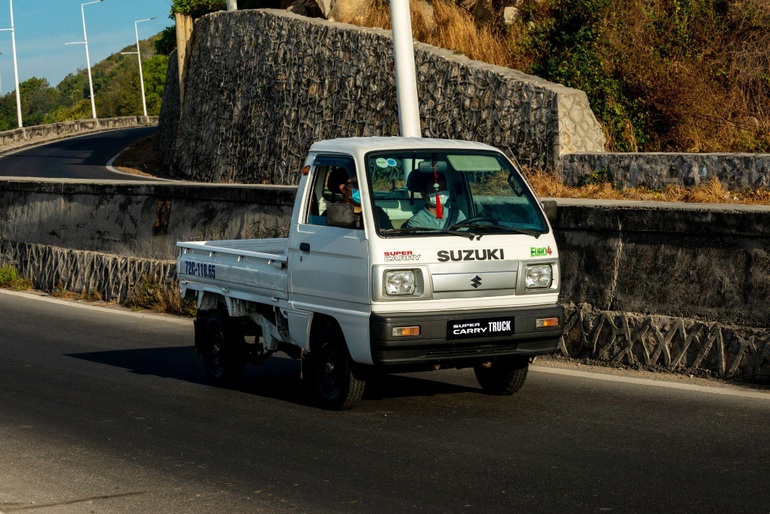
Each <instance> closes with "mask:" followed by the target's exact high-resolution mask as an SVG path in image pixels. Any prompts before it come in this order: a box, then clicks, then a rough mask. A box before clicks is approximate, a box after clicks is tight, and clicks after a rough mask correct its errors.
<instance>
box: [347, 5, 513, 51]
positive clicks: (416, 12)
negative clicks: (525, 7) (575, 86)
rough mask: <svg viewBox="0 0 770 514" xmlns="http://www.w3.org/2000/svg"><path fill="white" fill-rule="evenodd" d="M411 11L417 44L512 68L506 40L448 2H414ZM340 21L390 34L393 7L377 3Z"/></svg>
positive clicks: (413, 32) (413, 31)
mask: <svg viewBox="0 0 770 514" xmlns="http://www.w3.org/2000/svg"><path fill="white" fill-rule="evenodd" d="M410 9H411V13H412V34H413V37H414V39H416V40H417V41H421V42H423V43H427V44H429V45H433V46H437V47H440V48H447V49H449V50H454V51H456V52H459V53H462V54H465V56H466V57H468V58H470V59H474V60H477V61H483V62H487V63H490V64H497V65H500V66H507V65H509V64H510V52H509V50H508V45H507V42H506V40H505V38H504V37H501V36H500V34H497V33H496V32H495V30H494V28H493V27H491V26H481V25H479V24H477V23H476V22H475V21H474V19H473V17H472V16H471V15H470V14H468V13H467V12H466V11H465V10H463V9H462V8H461V7H458V6H457V5H455V4H454V3H452V2H448V1H446V0H435V1H434V2H432V3H430V4H429V3H427V2H421V1H414V2H411V3H410ZM339 21H344V22H346V23H353V24H356V25H361V26H366V27H380V28H383V29H388V30H389V29H390V7H389V4H388V3H387V2H383V1H382V0H377V1H375V2H373V3H372V4H371V5H370V6H369V7H368V8H367V9H366V11H365V14H364V15H363V16H353V17H351V18H349V19H344V20H339Z"/></svg>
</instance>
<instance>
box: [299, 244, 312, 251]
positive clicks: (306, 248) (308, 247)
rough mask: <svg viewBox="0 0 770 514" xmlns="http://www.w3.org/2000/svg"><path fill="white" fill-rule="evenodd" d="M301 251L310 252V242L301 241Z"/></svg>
mask: <svg viewBox="0 0 770 514" xmlns="http://www.w3.org/2000/svg"><path fill="white" fill-rule="evenodd" d="M299 251H300V252H309V251H310V243H300V244H299Z"/></svg>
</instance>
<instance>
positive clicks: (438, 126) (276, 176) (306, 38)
mask: <svg viewBox="0 0 770 514" xmlns="http://www.w3.org/2000/svg"><path fill="white" fill-rule="evenodd" d="M172 60H173V59H172ZM415 61H416V66H417V74H418V77H417V82H418V94H419V97H420V116H421V124H422V132H423V136H424V137H442V138H454V139H468V140H474V141H481V142H485V143H488V144H491V145H493V146H496V147H498V148H500V149H503V150H504V151H506V152H507V153H508V154H509V155H510V154H513V155H515V156H516V157H517V158H518V159H519V160H520V161H521V162H522V163H524V164H528V165H531V166H535V167H538V168H553V167H555V165H556V163H557V159H558V155H559V154H560V153H561V152H565V151H572V152H577V151H582V152H590V151H601V150H602V149H603V146H604V136H603V134H602V131H601V128H600V126H599V124H598V123H597V121H596V118H595V117H594V115H593V113H592V112H591V110H590V108H589V105H588V101H587V99H586V96H585V94H584V93H583V92H581V91H578V90H575V89H570V88H567V87H564V86H560V85H558V84H553V83H550V82H547V81H544V80H542V79H538V78H537V77H532V76H529V75H525V74H523V73H520V72H517V71H514V70H510V69H507V68H501V67H495V66H490V65H486V64H483V63H479V62H476V61H471V60H469V59H467V58H465V57H463V56H461V55H456V54H454V53H452V52H449V51H446V50H441V49H438V48H434V47H431V46H428V45H422V44H417V45H416V54H415ZM176 76H177V72H176V69H175V67H174V66H170V67H169V80H173V79H176ZM174 95H176V96H174ZM178 95H179V93H178V88H173V87H167V88H166V94H165V96H164V111H163V112H162V113H161V123H160V136H159V140H160V145H161V146H160V148H161V153H162V154H163V155H164V157H165V158H166V160H167V162H168V164H169V166H170V169H171V170H172V173H173V174H174V175H176V176H178V177H180V178H185V179H190V180H196V181H203V182H243V183H272V184H294V183H296V182H297V179H298V176H297V174H298V172H299V170H300V169H301V167H302V164H303V161H304V158H305V155H306V153H307V150H308V149H309V148H310V145H311V144H312V143H313V142H314V141H317V140H320V139H331V138H335V137H347V136H370V135H398V133H399V127H398V115H397V106H396V86H395V79H394V71H393V52H392V41H391V36H390V32H387V31H383V30H374V29H363V28H361V27H353V26H350V25H344V24H338V23H332V22H328V21H325V20H319V19H312V18H303V17H300V16H297V15H293V14H291V13H287V12H286V11H274V10H245V11H237V12H219V13H213V14H210V15H208V16H205V17H203V18H201V19H199V20H197V21H196V23H195V29H194V32H193V39H192V48H191V51H190V59H189V66H188V71H187V79H186V82H185V99H184V101H183V102H182V106H181V110H180V111H179V117H178V121H177V120H176V119H174V120H167V119H165V118H166V117H167V116H174V111H175V110H176V107H177V105H179V100H178ZM166 106H168V107H167V108H166ZM166 109H167V110H166Z"/></svg>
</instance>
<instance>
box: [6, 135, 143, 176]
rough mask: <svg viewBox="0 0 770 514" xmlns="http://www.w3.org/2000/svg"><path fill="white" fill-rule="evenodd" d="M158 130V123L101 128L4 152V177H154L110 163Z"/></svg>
mask: <svg viewBox="0 0 770 514" xmlns="http://www.w3.org/2000/svg"><path fill="white" fill-rule="evenodd" d="M156 130H157V128H156V127H141V128H130V129H121V130H113V131H109V132H99V133H97V134H90V135H87V136H80V137H75V138H71V139H62V140H59V141H54V142H53V143H47V144H43V145H40V146H35V147H33V148H28V149H26V150H21V151H18V152H15V153H11V154H7V155H3V156H0V177H36V178H37V177H41V178H78V179H92V180H110V179H112V180H152V179H151V178H148V177H145V176H139V175H130V174H126V173H119V172H114V171H111V170H109V169H108V168H107V163H108V162H109V161H110V160H111V159H112V158H113V157H115V156H116V155H118V154H119V153H120V152H121V151H122V150H124V149H126V148H127V147H129V146H130V145H131V144H132V143H134V142H135V141H138V140H140V139H143V138H145V137H147V136H149V135H150V134H152V133H154V132H155V131H156Z"/></svg>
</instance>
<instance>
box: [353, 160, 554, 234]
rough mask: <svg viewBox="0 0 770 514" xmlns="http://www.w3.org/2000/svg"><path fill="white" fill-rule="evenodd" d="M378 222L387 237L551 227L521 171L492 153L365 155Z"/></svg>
mask: <svg viewBox="0 0 770 514" xmlns="http://www.w3.org/2000/svg"><path fill="white" fill-rule="evenodd" d="M367 176H368V180H369V188H370V190H371V191H372V197H373V198H372V201H373V202H374V209H375V211H376V212H377V216H376V217H375V219H384V218H383V217H382V216H383V214H384V215H387V218H388V219H389V221H390V225H392V227H390V226H388V227H385V226H384V224H382V223H378V231H379V233H380V234H381V235H382V236H385V237H390V236H392V237H399V236H403V235H410V236H414V235H435V234H437V233H442V234H455V235H464V234H492V233H525V234H531V235H539V234H543V233H546V232H547V231H548V225H547V223H546V221H545V218H544V216H543V213H542V210H541V209H540V207H539V206H538V204H537V200H536V199H535V197H534V195H533V194H532V192H531V191H530V189H529V187H528V186H527V184H526V182H525V180H524V178H523V177H522V175H521V174H520V173H519V171H518V170H517V169H516V168H514V166H513V165H512V164H511V162H510V161H508V159H507V158H505V157H504V156H503V155H501V154H497V153H494V152H447V151H425V152H414V151H406V152H404V151H400V152H399V151H393V152H372V153H371V154H369V155H367Z"/></svg>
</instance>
